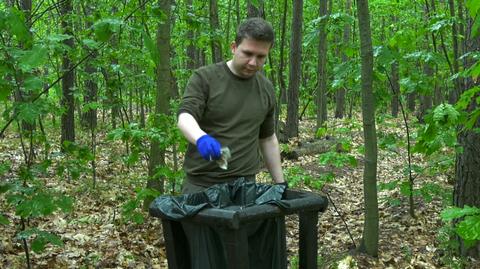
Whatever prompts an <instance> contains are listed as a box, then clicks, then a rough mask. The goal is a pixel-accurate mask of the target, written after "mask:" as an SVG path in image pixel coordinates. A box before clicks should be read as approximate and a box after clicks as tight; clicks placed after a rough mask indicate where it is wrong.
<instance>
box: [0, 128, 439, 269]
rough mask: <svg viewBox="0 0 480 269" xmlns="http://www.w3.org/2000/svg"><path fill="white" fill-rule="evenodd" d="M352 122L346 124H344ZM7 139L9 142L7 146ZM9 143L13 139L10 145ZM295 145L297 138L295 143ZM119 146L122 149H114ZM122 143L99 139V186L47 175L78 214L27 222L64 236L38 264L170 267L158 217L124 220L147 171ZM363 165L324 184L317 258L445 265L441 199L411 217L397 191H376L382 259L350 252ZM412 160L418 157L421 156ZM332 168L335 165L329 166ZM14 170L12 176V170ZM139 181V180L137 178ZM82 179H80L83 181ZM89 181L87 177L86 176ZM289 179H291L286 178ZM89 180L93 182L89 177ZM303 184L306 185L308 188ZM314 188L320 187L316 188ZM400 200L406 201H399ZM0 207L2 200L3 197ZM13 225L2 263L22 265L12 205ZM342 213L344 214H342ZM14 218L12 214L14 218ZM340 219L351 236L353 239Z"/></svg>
mask: <svg viewBox="0 0 480 269" xmlns="http://www.w3.org/2000/svg"><path fill="white" fill-rule="evenodd" d="M314 124H315V122H314V121H303V122H302V123H301V131H300V140H302V141H305V140H309V139H311V138H312V137H313V132H314ZM343 124H344V123H343V122H342V121H340V120H333V119H332V120H331V124H330V125H331V126H336V127H340V126H342V125H343ZM346 127H348V126H346ZM348 128H350V130H351V133H350V134H347V135H351V136H352V141H353V146H354V148H358V147H359V146H361V145H362V143H363V142H362V141H363V139H362V132H361V124H360V127H358V124H357V126H356V127H351V126H350V127H348ZM378 128H379V130H380V129H384V130H385V129H387V128H388V131H389V132H393V133H396V134H402V135H404V134H403V132H404V131H403V127H402V125H401V123H400V122H399V121H398V122H397V121H392V122H390V124H389V125H388V126H387V127H382V126H378ZM17 140H18V138H15V137H13V136H10V137H7V138H6V139H4V140H2V141H1V142H2V144H1V145H0V147H1V149H2V150H1V151H0V155H1V156H2V157H6V156H7V155H8V159H10V160H11V161H12V163H13V164H14V165H13V166H14V168H15V167H18V165H19V164H20V163H21V161H22V158H21V156H22V155H21V154H20V153H21V149H20V147H19V146H18V141H17ZM6 141H9V142H8V144H3V143H6ZM11 141H16V142H14V143H12V142H11ZM291 143H295V141H292V142H291ZM117 146H118V147H117ZM123 150H124V147H123V146H122V145H116V146H115V147H112V145H111V144H108V143H105V144H100V145H99V149H98V151H97V153H98V156H97V166H98V171H97V176H98V182H97V184H98V185H97V186H98V188H97V189H96V190H91V189H89V188H86V187H85V186H86V185H87V184H86V182H85V180H86V179H80V180H79V181H77V182H70V183H68V182H66V181H64V180H59V179H57V178H55V177H54V176H53V173H52V175H51V177H48V178H45V181H46V182H47V185H48V186H50V187H52V188H55V189H57V190H62V191H65V192H66V193H69V194H70V195H71V196H72V197H74V198H75V212H74V213H72V214H69V215H66V214H55V215H53V216H51V217H49V218H44V219H39V220H34V221H32V222H31V223H30V226H35V225H38V227H39V228H41V229H44V230H48V231H51V232H54V233H55V234H57V235H59V236H61V238H62V239H63V241H64V243H65V245H64V247H62V248H60V247H51V246H49V247H48V248H47V250H46V251H45V252H44V253H42V254H33V255H32V263H33V265H34V267H35V268H79V267H83V268H167V261H166V253H165V247H164V241H163V236H162V229H161V224H160V222H159V220H157V219H153V218H149V217H148V216H147V215H145V216H146V218H145V223H144V224H141V225H134V224H124V223H122V222H121V213H120V212H121V205H122V204H123V202H124V201H125V200H126V199H127V198H128V197H132V195H133V189H134V187H135V186H141V185H142V184H144V180H142V179H141V178H142V176H144V175H145V173H146V168H145V167H146V166H145V164H143V166H142V167H137V168H130V169H127V168H125V167H124V166H123V165H121V161H120V160H119V157H118V156H120V154H121V153H122V151H123ZM352 154H354V155H355V157H356V159H357V160H358V161H359V165H358V167H356V168H341V169H336V170H334V172H335V174H336V179H335V181H334V182H333V183H329V184H328V185H326V186H325V188H324V191H325V192H328V193H329V194H330V196H331V198H332V200H333V202H334V203H335V205H336V207H337V208H338V212H337V211H335V210H334V206H333V205H332V204H330V206H329V208H328V209H327V211H326V212H325V213H323V214H322V215H321V217H320V219H319V225H318V237H319V264H320V266H321V267H323V268H442V267H443V268H446V267H445V266H446V265H443V264H441V263H440V262H439V252H440V249H439V245H438V242H437V241H436V235H437V232H438V229H439V228H440V226H441V225H442V223H441V221H440V218H439V213H438V212H440V210H441V208H442V205H441V202H440V201H439V200H434V201H433V202H431V203H424V202H422V201H420V200H416V206H417V207H416V213H417V218H416V219H413V218H410V217H409V216H408V204H407V201H406V200H405V199H404V198H402V197H401V196H400V195H399V194H398V191H396V190H392V191H382V192H380V193H379V201H380V203H379V207H380V212H379V213H380V229H381V234H380V242H379V257H378V258H371V257H368V256H365V255H356V254H354V253H353V252H352V250H353V249H354V245H356V246H358V244H359V242H360V239H361V236H362V230H363V190H362V178H363V163H362V159H363V156H362V154H360V153H358V152H356V151H355V150H354V151H353V152H352ZM405 156H406V153H405V150H404V149H402V148H399V149H398V152H397V153H395V152H387V151H382V150H380V151H379V158H378V161H379V163H378V181H379V182H388V181H390V180H392V179H402V178H403V167H404V165H405V159H406V158H405ZM414 161H415V162H417V163H421V162H422V160H421V158H420V156H415V159H414ZM283 165H284V167H289V166H301V167H303V168H304V169H305V170H306V171H307V172H308V173H309V174H311V175H313V176H318V175H320V174H321V173H325V171H327V170H328V169H330V168H325V167H321V166H320V165H319V164H318V156H301V157H300V158H299V160H298V161H295V162H291V161H285V162H284V164H283ZM330 170H331V169H330ZM11 175H13V174H11ZM258 178H259V181H261V182H269V181H270V179H269V177H268V176H267V175H266V173H264V172H263V173H261V174H260V175H259V177H258ZM132 179H137V180H132ZM82 180H83V181H82ZM88 180H90V179H88ZM287 180H288V179H287ZM418 180H419V181H421V180H422V181H423V180H435V181H436V182H437V183H439V182H441V183H442V184H447V183H446V182H447V176H445V175H441V176H439V177H438V178H421V177H419V178H418ZM89 184H90V182H89ZM305 189H307V190H310V189H308V188H307V187H305ZM311 191H315V190H311ZM387 197H397V198H399V199H400V200H401V201H402V203H401V205H399V206H391V205H390V204H389V203H387V202H386V200H385V198H387ZM402 199H403V200H402ZM0 205H2V207H3V205H5V201H4V200H3V198H0ZM5 214H6V215H7V216H8V217H9V218H10V219H11V220H12V223H11V224H9V225H5V226H0V234H1V237H0V267H2V268H23V267H25V260H24V253H23V249H22V247H21V244H20V242H19V241H18V240H17V239H15V229H17V228H18V226H17V225H18V223H19V220H18V219H15V218H14V217H13V214H12V212H11V209H10V210H9V211H7V213H5ZM339 215H340V216H341V217H340V216H339ZM12 218H13V219H12ZM342 218H343V219H344V220H345V222H346V223H347V225H348V228H349V229H350V232H351V234H352V236H353V239H354V242H352V240H351V238H350V236H349V234H348V232H347V229H346V227H345V225H344V223H343V221H342ZM286 220H287V225H286V227H287V249H288V251H287V252H288V253H287V254H288V256H289V260H290V261H292V262H293V261H294V260H295V259H297V260H298V258H295V256H296V255H297V252H298V218H297V217H296V216H287V218H286Z"/></svg>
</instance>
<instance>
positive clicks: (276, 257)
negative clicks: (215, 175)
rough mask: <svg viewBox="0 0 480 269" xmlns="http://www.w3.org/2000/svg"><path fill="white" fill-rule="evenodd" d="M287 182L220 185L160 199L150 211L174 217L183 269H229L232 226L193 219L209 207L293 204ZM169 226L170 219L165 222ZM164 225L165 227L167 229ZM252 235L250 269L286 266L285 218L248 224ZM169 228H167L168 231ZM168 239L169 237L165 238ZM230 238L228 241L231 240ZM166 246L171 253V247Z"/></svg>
mask: <svg viewBox="0 0 480 269" xmlns="http://www.w3.org/2000/svg"><path fill="white" fill-rule="evenodd" d="M284 190H285V186H283V185H266V184H257V183H255V182H251V181H246V180H245V179H243V178H240V179H239V180H236V181H234V182H232V183H225V184H217V185H213V186H211V187H210V188H207V189H205V190H204V191H202V192H198V193H192V194H184V195H180V196H170V195H164V196H160V197H157V198H156V199H155V200H154V201H153V202H152V203H151V205H150V215H152V216H156V217H160V218H162V219H166V220H170V222H168V223H169V224H168V225H171V228H170V229H171V230H172V233H173V237H174V238H171V239H172V240H173V241H174V242H175V249H174V250H170V251H173V252H174V253H175V256H176V261H177V266H178V267H180V268H195V269H204V268H227V264H228V261H227V259H226V248H227V247H228V246H227V245H228V244H230V243H228V242H229V239H228V238H225V237H226V236H229V235H230V234H231V233H229V232H228V230H229V229H230V228H228V227H223V226H221V225H218V226H212V225H202V224H198V223H192V222H189V221H188V219H189V217H192V216H194V215H195V214H197V213H198V212H200V211H201V210H202V209H205V208H232V207H234V208H239V207H250V206H255V205H261V204H276V205H278V206H280V207H283V208H286V207H288V203H285V202H283V201H282V200H281V199H282V195H283V192H284ZM164 224H165V222H164ZM164 229H165V227H164ZM241 229H243V231H244V232H245V235H246V237H247V242H245V244H247V245H248V253H249V262H248V264H249V268H251V269H253V268H259V269H260V268H261V269H268V268H272V269H278V268H286V243H285V220H284V217H275V218H270V219H265V220H261V221H255V222H252V223H247V224H244V227H241ZM164 232H165V231H164ZM166 240H168V239H167V238H166ZM226 242H227V243H226ZM168 247H169V246H168V244H167V252H168V251H169V249H168Z"/></svg>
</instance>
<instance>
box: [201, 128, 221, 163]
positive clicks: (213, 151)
mask: <svg viewBox="0 0 480 269" xmlns="http://www.w3.org/2000/svg"><path fill="white" fill-rule="evenodd" d="M220 148H221V145H220V142H218V140H217V139H215V138H213V137H211V136H210V135H208V134H206V135H203V136H201V137H200V138H199V139H197V150H198V152H199V153H200V155H202V157H203V158H204V159H205V160H207V161H211V160H218V159H220V157H221V153H220Z"/></svg>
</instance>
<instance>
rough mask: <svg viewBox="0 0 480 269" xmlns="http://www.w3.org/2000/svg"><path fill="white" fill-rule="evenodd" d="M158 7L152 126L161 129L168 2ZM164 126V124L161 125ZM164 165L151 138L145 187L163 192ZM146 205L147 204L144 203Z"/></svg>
mask: <svg viewBox="0 0 480 269" xmlns="http://www.w3.org/2000/svg"><path fill="white" fill-rule="evenodd" d="M158 5H159V7H160V8H161V10H162V11H163V13H164V14H165V17H164V18H163V20H162V21H161V22H159V23H158V28H157V50H158V55H159V56H158V57H159V59H158V62H157V65H156V82H157V83H156V86H157V87H156V88H157V92H156V98H155V115H154V126H155V127H156V128H162V121H163V120H162V118H163V119H164V118H165V116H166V115H168V114H169V106H170V103H169V102H170V93H171V87H172V85H171V83H172V78H171V72H170V24H171V17H170V16H171V14H170V13H171V12H170V0H159V1H158ZM163 124H164V123H163ZM164 165H165V149H164V148H163V146H162V145H161V144H160V141H159V140H158V138H152V141H151V143H150V162H149V165H148V175H149V180H148V183H147V187H149V188H153V189H156V190H158V191H159V192H160V193H163V191H164V182H163V178H161V177H160V176H158V175H157V168H159V167H161V166H164ZM146 204H147V203H146Z"/></svg>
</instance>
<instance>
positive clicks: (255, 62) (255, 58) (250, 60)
mask: <svg viewBox="0 0 480 269" xmlns="http://www.w3.org/2000/svg"><path fill="white" fill-rule="evenodd" d="M248 64H249V65H254V66H257V57H250V59H248Z"/></svg>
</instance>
